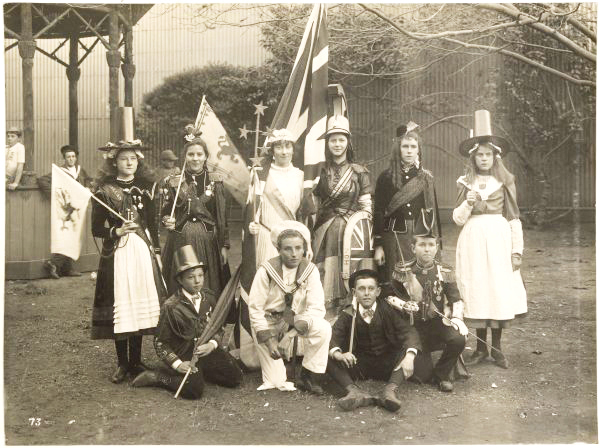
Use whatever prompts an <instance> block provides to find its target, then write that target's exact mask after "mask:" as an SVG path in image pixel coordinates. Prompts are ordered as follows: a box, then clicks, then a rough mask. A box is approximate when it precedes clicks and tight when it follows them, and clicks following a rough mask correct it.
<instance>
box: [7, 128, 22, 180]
mask: <svg viewBox="0 0 600 448" xmlns="http://www.w3.org/2000/svg"><path fill="white" fill-rule="evenodd" d="M20 138H21V130H20V129H19V128H17V127H16V126H11V127H10V128H8V129H7V130H6V154H5V158H6V165H5V169H6V171H5V173H6V187H7V188H8V189H9V190H14V189H15V188H17V187H18V186H19V182H21V176H22V175H23V166H25V146H23V143H21V142H20V141H19V139H20Z"/></svg>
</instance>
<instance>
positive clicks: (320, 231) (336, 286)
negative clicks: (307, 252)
mask: <svg viewBox="0 0 600 448" xmlns="http://www.w3.org/2000/svg"><path fill="white" fill-rule="evenodd" d="M345 230H346V220H345V219H344V218H343V217H341V216H335V217H333V218H331V219H329V220H328V221H326V222H324V223H323V224H322V225H320V226H319V228H317V229H316V230H315V238H314V241H313V254H314V261H313V262H314V263H315V264H316V265H317V267H318V268H319V274H320V276H321V283H322V284H323V291H324V293H325V308H326V310H327V311H328V312H329V311H330V310H333V311H334V314H336V315H337V312H335V311H337V308H338V306H339V305H341V304H342V303H343V302H344V301H345V299H346V296H347V295H348V292H347V291H346V287H345V285H344V279H343V278H342V270H343V267H342V262H343V259H344V254H343V243H344V231H345Z"/></svg>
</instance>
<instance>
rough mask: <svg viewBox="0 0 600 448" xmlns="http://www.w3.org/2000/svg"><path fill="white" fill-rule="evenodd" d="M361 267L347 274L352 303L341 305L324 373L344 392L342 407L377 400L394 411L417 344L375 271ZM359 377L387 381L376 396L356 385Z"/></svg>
mask: <svg viewBox="0 0 600 448" xmlns="http://www.w3.org/2000/svg"><path fill="white" fill-rule="evenodd" d="M363 261H365V260H363ZM369 261H371V260H369ZM371 264H372V262H371ZM362 266H364V264H363V265H362ZM362 266H361V267H359V269H358V270H356V271H355V272H354V273H353V274H352V275H351V276H350V288H351V290H352V294H353V296H354V298H355V300H353V305H348V306H347V307H346V308H345V309H343V310H342V311H341V312H340V314H339V317H338V319H337V321H336V322H335V324H334V325H333V331H332V333H333V334H332V337H331V343H330V347H331V349H330V351H329V354H330V360H329V362H328V364H327V373H329V375H331V376H332V377H333V379H334V380H335V381H336V382H337V383H338V384H339V385H340V386H342V387H343V388H344V389H345V390H346V392H347V394H346V395H345V396H344V397H342V398H341V399H340V400H339V401H338V404H339V406H340V407H341V408H342V409H343V410H344V411H350V410H352V409H356V408H358V407H361V406H369V405H372V404H374V403H377V404H378V405H379V406H382V407H384V408H385V409H387V410H388V411H391V412H395V411H397V410H398V409H400V405H401V402H400V400H399V399H398V397H397V395H396V391H397V389H398V386H399V385H400V384H402V383H403V382H404V380H405V379H408V378H410V377H411V376H413V373H415V374H417V373H418V371H419V365H420V364H419V363H417V365H415V357H417V353H418V352H420V351H421V343H420V341H419V335H418V334H417V332H416V330H415V329H414V327H412V326H411V325H410V324H409V322H408V321H407V320H406V319H405V318H404V316H403V315H402V314H401V313H400V312H399V311H398V310H396V309H394V308H393V307H392V306H390V305H389V304H388V303H387V301H386V300H385V299H384V297H385V296H383V295H381V288H380V287H379V285H378V283H377V275H378V274H377V272H376V271H375V270H374V269H373V268H371V267H368V268H364V267H362ZM357 308H358V309H357ZM415 368H416V369H417V371H415ZM358 377H362V378H365V379H366V378H372V379H377V380H384V381H387V384H386V386H385V388H384V390H383V392H382V394H381V396H380V397H379V398H374V397H372V396H371V395H369V394H367V393H366V392H363V391H362V390H361V389H360V388H359V387H358V386H357V385H356V383H355V382H354V380H355V379H356V378H358Z"/></svg>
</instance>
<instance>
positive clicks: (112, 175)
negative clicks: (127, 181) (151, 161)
mask: <svg viewBox="0 0 600 448" xmlns="http://www.w3.org/2000/svg"><path fill="white" fill-rule="evenodd" d="M123 150H124V149H123ZM123 150H121V151H123ZM121 151H119V152H121ZM119 152H117V154H116V155H115V158H114V159H106V160H105V161H104V164H103V165H102V166H101V167H100V169H99V170H98V174H97V176H96V184H97V185H98V186H102V185H104V184H107V183H110V182H114V180H115V179H116V178H117V165H116V158H117V156H118V155H119ZM134 177H135V178H136V179H139V180H143V181H146V182H151V183H153V182H156V181H157V178H156V177H157V176H156V173H155V172H154V170H152V168H150V167H149V166H148V165H146V163H145V162H144V159H140V158H139V157H138V166H137V169H136V171H135V174H134Z"/></svg>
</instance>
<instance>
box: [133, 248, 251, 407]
mask: <svg viewBox="0 0 600 448" xmlns="http://www.w3.org/2000/svg"><path fill="white" fill-rule="evenodd" d="M175 267H176V280H177V282H178V283H179V286H180V287H179V290H178V291H177V292H176V293H175V294H173V295H172V296H171V297H169V298H168V299H167V300H166V301H165V303H164V304H163V306H162V309H161V313H160V319H159V322H158V327H157V331H156V335H155V336H154V348H155V350H156V353H157V355H158V357H159V358H160V359H161V360H162V361H163V362H164V363H165V364H167V366H168V367H169V368H170V369H169V372H168V373H167V372H162V371H160V372H159V371H152V370H146V371H144V372H142V373H140V374H139V375H138V376H137V377H136V378H135V379H134V380H133V382H132V385H133V386H134V387H146V386H157V387H163V388H165V389H168V390H171V391H176V390H177V389H178V388H179V385H180V384H181V381H182V380H183V376H184V375H185V374H186V373H187V371H188V370H189V369H191V374H190V375H189V376H188V377H187V379H186V382H185V384H184V386H183V388H182V389H181V396H182V397H184V398H191V399H196V398H200V397H201V396H202V392H203V391H204V380H205V379H206V380H207V381H209V382H211V383H215V384H218V385H220V386H225V387H237V386H239V385H240V383H241V381H242V371H241V370H240V368H239V367H238V365H237V363H236V361H235V359H234V358H233V357H232V356H231V355H230V354H229V353H227V352H226V351H225V350H223V349H222V348H221V347H219V344H218V343H217V341H216V340H215V339H210V340H209V341H208V342H206V343H204V344H200V345H197V341H198V339H199V338H200V337H201V335H202V334H203V332H204V330H205V328H206V326H207V325H208V324H209V322H210V320H211V318H212V317H213V315H212V312H213V310H214V308H215V306H216V303H217V298H216V297H215V295H214V294H213V293H212V292H211V291H210V290H208V289H204V288H203V287H202V286H203V285H204V269H205V265H204V263H201V262H199V261H198V258H197V257H196V254H195V252H194V249H193V248H192V246H190V245H187V246H183V247H181V248H180V249H179V250H178V251H177V252H176V254H175ZM192 357H194V358H196V357H197V358H198V361H197V362H196V363H195V364H192Z"/></svg>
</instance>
